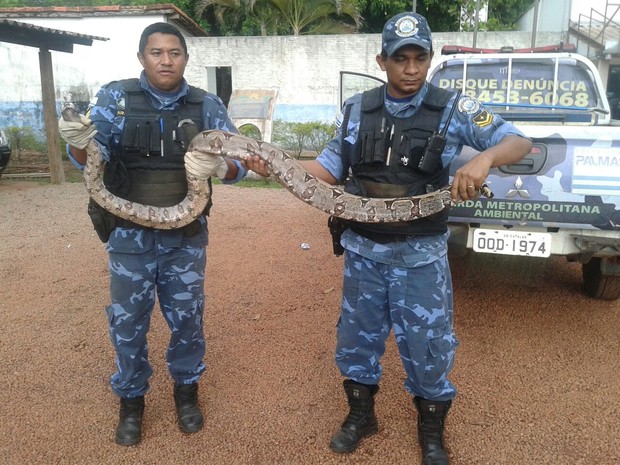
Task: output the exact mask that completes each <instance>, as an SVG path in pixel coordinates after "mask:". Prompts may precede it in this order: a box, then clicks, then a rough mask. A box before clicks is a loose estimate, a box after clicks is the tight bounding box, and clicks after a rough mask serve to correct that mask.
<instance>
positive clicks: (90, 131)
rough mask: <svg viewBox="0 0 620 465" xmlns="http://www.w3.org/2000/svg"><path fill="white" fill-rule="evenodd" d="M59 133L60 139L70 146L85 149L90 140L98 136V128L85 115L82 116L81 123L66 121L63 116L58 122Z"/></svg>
mask: <svg viewBox="0 0 620 465" xmlns="http://www.w3.org/2000/svg"><path fill="white" fill-rule="evenodd" d="M58 132H60V137H62V139H63V140H64V141H65V142H66V143H67V144H69V145H72V146H74V147H77V148H78V149H83V148H85V147H86V146H87V145H88V143H89V142H90V140H91V139H92V138H93V137H95V134H97V128H95V125H94V124H92V123H91V121H90V119H88V118H87V117H86V116H84V115H80V121H79V122H73V121H66V120H65V119H64V118H63V117H62V116H61V117H60V119H59V120H58Z"/></svg>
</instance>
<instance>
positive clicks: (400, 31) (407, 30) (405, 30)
mask: <svg viewBox="0 0 620 465" xmlns="http://www.w3.org/2000/svg"><path fill="white" fill-rule="evenodd" d="M394 28H395V32H396V35H397V36H399V37H411V36H414V35H416V34H417V33H418V20H417V19H416V18H414V17H413V16H404V17H402V18H400V19H399V20H398V21H396V24H395V25H394Z"/></svg>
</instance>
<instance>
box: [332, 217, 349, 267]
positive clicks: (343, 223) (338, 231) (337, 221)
mask: <svg viewBox="0 0 620 465" xmlns="http://www.w3.org/2000/svg"><path fill="white" fill-rule="evenodd" d="M349 223H350V222H349V221H347V220H343V219H342V218H338V217H336V216H330V217H329V218H328V220H327V226H328V227H329V232H330V234H331V235H332V246H333V248H334V255H336V256H337V257H339V256H340V255H342V254H343V253H344V247H343V246H342V245H340V237H341V236H342V233H343V232H344V231H345V229H347V228H348V227H349Z"/></svg>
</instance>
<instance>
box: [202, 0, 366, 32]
mask: <svg viewBox="0 0 620 465" xmlns="http://www.w3.org/2000/svg"><path fill="white" fill-rule="evenodd" d="M195 9H196V16H197V17H199V18H200V17H202V15H203V14H204V13H205V11H206V10H207V9H211V10H212V11H213V15H214V17H215V20H216V21H217V23H218V24H220V25H226V26H227V29H229V30H231V24H235V25H236V32H237V33H241V28H242V27H241V26H242V24H243V23H244V21H245V20H253V21H256V22H258V24H259V28H260V31H261V34H262V35H267V34H268V33H274V34H277V33H278V31H279V29H281V26H282V25H287V26H288V27H289V28H290V30H291V31H292V32H293V34H294V35H300V34H328V33H342V32H352V31H356V30H358V29H359V28H360V27H361V24H362V17H361V15H360V12H359V0H198V1H197V2H196V7H195ZM339 18H343V19H347V20H349V21H350V22H345V21H342V20H339Z"/></svg>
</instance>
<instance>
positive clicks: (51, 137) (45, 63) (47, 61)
mask: <svg viewBox="0 0 620 465" xmlns="http://www.w3.org/2000/svg"><path fill="white" fill-rule="evenodd" d="M39 67H40V69H41V94H42V97H43V119H44V123H45V135H46V137H47V153H48V158H49V165H50V179H51V182H52V184H62V183H64V182H65V170H64V168H63V165H62V156H61V154H60V135H59V134H58V120H57V116H56V98H55V89H54V71H53V69H52V54H51V53H50V51H49V50H46V49H39Z"/></svg>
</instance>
